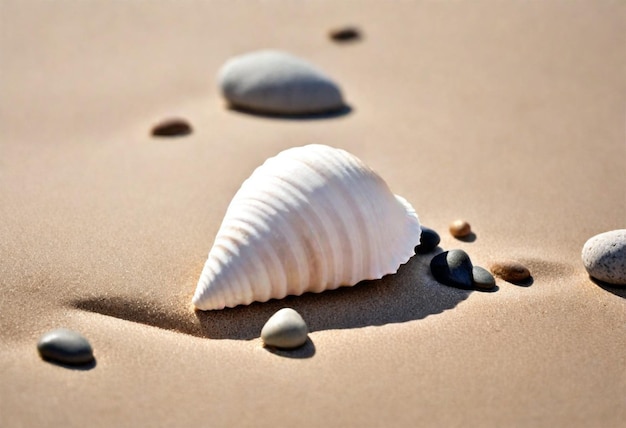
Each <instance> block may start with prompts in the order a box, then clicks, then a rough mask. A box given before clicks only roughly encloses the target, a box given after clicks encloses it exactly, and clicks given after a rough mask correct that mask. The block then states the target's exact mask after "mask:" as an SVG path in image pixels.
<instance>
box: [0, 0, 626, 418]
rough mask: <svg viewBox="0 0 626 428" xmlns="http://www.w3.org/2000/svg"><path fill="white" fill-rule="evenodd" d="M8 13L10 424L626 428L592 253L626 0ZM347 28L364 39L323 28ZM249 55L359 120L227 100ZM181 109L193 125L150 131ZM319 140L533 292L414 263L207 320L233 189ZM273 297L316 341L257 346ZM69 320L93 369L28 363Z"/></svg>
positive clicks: (3, 109)
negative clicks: (337, 96)
mask: <svg viewBox="0 0 626 428" xmlns="http://www.w3.org/2000/svg"><path fill="white" fill-rule="evenodd" d="M0 21H1V22H0V52H1V54H0V183H1V186H0V218H2V221H1V222H0V291H1V292H2V299H0V326H1V328H0V426H3V427H21V426H24V427H37V426H66V427H72V426H93V427H98V426H103V427H113V426H115V427H125V426H128V427H131V426H132V427H136V426H168V427H171V426H214V427H230V426H254V427H262V426H305V427H315V426H336V427H349V426H355V427H356V426H359V427H361V426H385V427H387V426H399V427H415V426H445V427H451V426H481V427H489V426H493V427H496V426H497V427H502V426H532V427H542V426H545V427H553V426H570V427H589V426H602V427H617V426H623V423H624V421H625V420H626V404H625V402H624V397H625V396H626V360H625V354H624V348H625V345H626V343H625V342H626V341H625V340H624V337H626V336H625V333H626V331H625V326H626V322H625V321H626V318H625V314H626V311H625V309H626V308H625V306H626V304H625V302H626V300H625V297H626V292H625V291H624V289H620V288H615V287H607V286H605V285H602V284H597V283H595V282H593V281H592V280H591V279H590V278H589V277H588V275H587V274H586V272H585V270H584V268H583V266H582V263H581V260H580V251H581V249H582V246H583V244H584V242H585V241H586V240H587V239H588V238H590V237H591V236H593V235H595V234H598V233H601V232H605V231H608V230H613V229H618V228H624V221H625V219H626V191H625V189H626V174H624V171H626V144H625V142H626V139H625V129H624V106H625V105H626V73H625V71H626V55H625V54H624V49H623V47H624V46H625V44H626V43H625V42H626V32H625V30H624V28H626V27H625V24H626V6H625V5H624V4H623V3H621V2H617V1H596V2H571V1H550V2H500V1H484V0H480V1H477V2H471V4H470V3H469V2H468V3H464V2H456V1H420V2H418V1H415V2H409V1H405V2H393V3H392V2H384V3H383V2H375V1H366V2H365V1H364V2H358V4H357V2H349V1H342V2H338V1H332V2H331V1H320V2H288V1H278V0H276V1H269V2H230V1H212V2H208V1H207V2H192V1H183V2H173V1H155V2H142V1H124V2H107V1H92V2H81V1H69V0H68V1H55V2H50V1H43V0H42V1H30V0H28V1H26V0H25V1H17V0H12V1H5V0H2V1H1V2H0ZM341 25H354V26H357V27H358V28H359V29H361V31H362V33H363V38H362V40H360V41H357V42H353V43H349V44H337V43H334V42H332V41H331V40H329V39H328V36H327V31H328V30H329V29H331V28H336V27H338V26H341ZM260 48H276V49H283V50H286V51H288V52H291V53H293V54H295V55H298V56H301V57H303V58H306V59H307V60H309V61H311V62H313V63H314V64H316V65H318V66H319V67H320V68H322V69H323V70H325V71H326V72H327V73H328V74H329V75H331V76H333V77H334V78H335V80H336V81H337V82H338V83H339V84H340V85H341V87H342V88H343V91H344V94H345V97H346V99H347V101H348V103H349V104H350V106H351V111H350V112H348V113H347V114H344V115H339V116H337V117H332V118H325V119H316V120H313V119H300V120H289V119H279V118H267V117H260V116H254V115H250V114H245V113H242V112H237V111H233V110H229V109H227V108H225V106H224V103H223V100H222V98H221V96H220V94H219V91H218V89H217V87H216V79H215V75H216V73H217V70H218V69H219V67H220V66H221V65H222V64H223V63H224V61H226V60H227V59H228V58H230V57H231V56H233V55H236V54H240V53H243V52H247V51H251V50H255V49H260ZM168 117H182V118H185V119H186V120H188V121H189V122H190V123H191V124H192V126H193V129H194V132H193V133H192V134H191V135H189V136H186V137H183V138H174V139H168V138H154V137H152V136H151V135H150V130H151V128H152V126H153V125H154V124H156V123H158V122H160V121H161V120H163V119H165V118H168ZM308 143H322V144H328V145H332V146H335V147H340V148H344V149H346V150H348V151H350V152H351V153H353V154H355V155H356V156H358V157H360V158H361V159H362V160H363V161H365V162H366V163H368V164H369V165H370V166H371V167H372V168H374V169H375V170H376V171H377V172H378V173H379V174H380V175H381V176H382V177H384V178H385V180H386V181H387V182H388V184H389V186H390V187H391V188H392V189H393V190H394V192H396V193H398V194H400V195H402V196H404V197H405V198H406V199H408V200H409V201H410V202H411V203H412V204H413V205H414V206H415V208H416V210H417V212H418V213H419V216H420V219H421V221H422V223H423V224H425V225H427V226H429V227H431V228H433V229H435V230H437V231H438V232H439V233H440V234H441V236H442V241H441V248H442V249H453V248H460V249H463V250H465V251H466V252H467V253H468V254H469V255H470V256H471V257H472V260H473V262H474V264H477V265H480V266H487V265H488V264H489V263H490V262H492V261H496V260H500V259H503V258H506V259H509V258H513V259H517V260H519V261H521V262H522V263H524V264H525V265H526V266H527V267H528V268H529V269H530V270H531V273H532V276H533V281H532V284H531V285H530V286H526V287H521V286H516V285H513V284H510V283H507V282H504V281H502V280H498V281H497V285H498V290H497V291H496V292H492V293H486V292H479V291H463V290H457V289H453V288H448V287H445V286H441V285H439V284H437V283H436V282H435V281H434V280H433V279H432V277H431V276H430V274H429V271H428V263H429V260H430V257H431V255H423V256H422V255H420V256H416V257H414V258H413V259H411V261H410V262H409V263H407V264H406V265H405V266H403V267H402V268H401V269H400V271H399V273H398V274H396V275H393V276H389V277H385V278H384V279H383V280H380V281H372V282H367V283H364V284H360V285H358V286H356V287H351V288H344V289H341V290H338V291H333V292H327V293H322V294H319V295H305V296H302V297H297V298H288V299H286V300H284V301H271V302H268V303H265V304H253V305H251V306H249V307H240V308H236V309H230V310H224V311H219V312H209V313H198V314H196V313H194V311H193V310H192V309H191V307H190V299H191V296H192V294H193V292H194V289H195V285H196V282H197V279H198V276H199V273H200V270H201V268H202V265H203V263H204V261H205V259H206V255H207V253H208V250H209V248H210V246H211V244H212V241H213V237H214V236H215V233H216V232H217V229H218V227H219V224H220V222H221V219H222V217H223V215H224V212H225V210H226V207H227V205H228V202H229V201H230V199H231V198H232V196H233V195H234V193H235V192H236V190H237V189H238V187H239V185H240V184H241V182H242V181H243V180H244V179H245V178H247V177H248V176H249V175H250V173H251V172H252V170H253V169H254V168H255V167H256V166H258V165H260V164H261V163H262V162H263V161H264V160H265V159H266V158H267V157H269V156H272V155H274V154H276V153H278V152H279V151H280V150H282V149H285V148H288V147H293V146H299V145H304V144H308ZM456 218H463V219H466V220H467V221H469V222H470V223H471V225H472V229H473V231H474V232H475V234H476V237H475V240H473V241H469V242H468V241H460V240H457V239H455V238H453V237H452V236H450V235H449V233H448V232H447V229H448V224H449V223H450V222H451V221H452V220H454V219H456ZM284 306H290V307H293V308H295V309H296V310H298V311H299V312H300V313H301V314H302V315H303V317H304V318H305V319H306V320H307V322H308V324H309V327H310V330H311V333H310V335H309V338H310V341H309V342H308V343H307V344H306V345H305V347H304V348H302V349H300V350H298V351H294V352H270V351H268V350H267V349H264V348H263V347H262V344H261V342H260V339H259V334H260V330H261V327H262V325H263V323H264V322H265V320H267V318H269V316H270V315H271V314H272V313H274V312H275V311H276V310H278V309H280V308H281V307H284ZM58 327H67V328H71V329H74V330H77V331H80V332H81V333H83V334H84V335H85V336H86V337H87V338H89V340H90V341H91V343H92V345H93V348H94V354H95V356H96V364H95V365H94V366H92V367H88V368H87V369H85V370H73V369H68V368H66V367H61V366H57V365H53V364H50V363H46V362H43V361H42V360H41V359H40V358H39V356H38V354H37V351H36V341H37V339H38V338H39V337H40V336H41V335H42V334H43V333H44V332H46V331H48V330H50V329H53V328H58Z"/></svg>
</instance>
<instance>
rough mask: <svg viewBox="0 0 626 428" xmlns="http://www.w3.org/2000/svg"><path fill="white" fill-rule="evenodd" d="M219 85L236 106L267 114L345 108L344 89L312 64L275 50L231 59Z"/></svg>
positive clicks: (315, 111)
mask: <svg viewBox="0 0 626 428" xmlns="http://www.w3.org/2000/svg"><path fill="white" fill-rule="evenodd" d="M219 85H220V88H221V90H222V94H223V95H224V97H225V98H226V100H227V101H228V102H229V103H230V104H231V105H232V106H234V107H236V108H240V109H243V110H251V111H255V112H259V113H265V114H284V115H302V114H315V113H326V112H331V111H335V110H340V109H342V108H344V107H345V103H344V101H343V97H342V95H341V90H340V89H339V86H338V85H337V84H335V83H334V82H333V80H332V79H331V78H330V77H328V76H327V75H326V74H325V73H323V72H322V71H320V70H318V69H317V68H315V67H314V66H313V65H312V64H310V63H308V62H306V61H304V60H302V59H300V58H297V57H295V56H293V55H290V54H288V53H285V52H280V51H275V50H261V51H256V52H251V53H247V54H243V55H239V56H236V57H234V58H232V59H230V60H228V61H227V62H226V63H225V64H224V65H223V66H222V69H221V70H220V72H219Z"/></svg>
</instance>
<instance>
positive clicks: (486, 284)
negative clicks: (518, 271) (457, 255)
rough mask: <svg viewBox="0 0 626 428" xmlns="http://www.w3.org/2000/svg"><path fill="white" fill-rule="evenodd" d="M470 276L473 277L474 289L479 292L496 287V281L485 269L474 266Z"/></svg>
mask: <svg viewBox="0 0 626 428" xmlns="http://www.w3.org/2000/svg"><path fill="white" fill-rule="evenodd" d="M472 276H473V277H474V287H476V288H478V289H480V290H493V289H494V288H495V287H496V279H495V278H494V277H493V275H492V274H491V272H489V271H488V270H487V269H485V268H481V267H480V266H474V267H473V269H472Z"/></svg>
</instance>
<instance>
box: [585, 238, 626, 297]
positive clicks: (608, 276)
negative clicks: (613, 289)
mask: <svg viewBox="0 0 626 428" xmlns="http://www.w3.org/2000/svg"><path fill="white" fill-rule="evenodd" d="M582 259H583V265H584V266H585V269H586V270H587V272H588V273H589V275H590V276H591V277H593V278H595V279H599V280H600V281H604V282H607V283H609V284H614V285H626V229H618V230H612V231H610V232H604V233H601V234H599V235H596V236H594V237H592V238H590V239H589V240H588V241H587V242H586V243H585V245H584V246H583V251H582Z"/></svg>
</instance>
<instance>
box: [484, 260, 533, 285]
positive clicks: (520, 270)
mask: <svg viewBox="0 0 626 428" xmlns="http://www.w3.org/2000/svg"><path fill="white" fill-rule="evenodd" d="M490 270H491V272H492V273H493V274H494V275H495V276H497V277H500V278H502V279H503V280H505V281H508V282H512V283H516V282H524V281H526V280H528V279H529V278H530V271H529V270H528V268H527V267H526V266H524V265H523V264H521V263H520V262H517V261H515V260H503V261H499V262H495V263H492V264H491V266H490Z"/></svg>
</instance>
